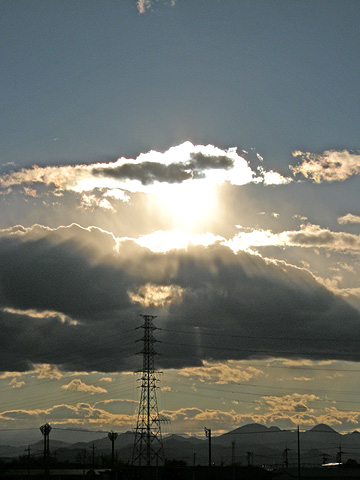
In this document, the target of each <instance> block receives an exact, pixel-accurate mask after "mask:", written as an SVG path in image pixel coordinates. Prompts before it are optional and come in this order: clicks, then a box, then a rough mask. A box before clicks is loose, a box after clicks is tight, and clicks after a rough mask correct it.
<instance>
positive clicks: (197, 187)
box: [156, 179, 216, 230]
mask: <svg viewBox="0 0 360 480" xmlns="http://www.w3.org/2000/svg"><path fill="white" fill-rule="evenodd" d="M156 197H157V201H158V202H159V203H160V205H161V208H162V209H163V210H165V212H166V213H167V214H168V215H169V216H170V217H171V219H172V221H173V223H174V224H175V226H176V227H179V228H183V229H185V228H186V229H190V230H191V229H193V228H194V227H195V226H196V225H197V224H199V223H201V224H202V223H203V222H206V221H207V220H209V219H211V217H212V215H213V214H214V209H215V206H216V189H215V186H214V184H212V183H211V182H206V181H204V180H193V179H191V180H187V181H185V182H182V183H181V184H171V185H170V184H162V185H159V186H158V188H157V191H156Z"/></svg>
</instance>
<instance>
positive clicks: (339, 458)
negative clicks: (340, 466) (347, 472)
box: [337, 445, 342, 463]
mask: <svg viewBox="0 0 360 480" xmlns="http://www.w3.org/2000/svg"><path fill="white" fill-rule="evenodd" d="M337 460H338V463H341V460H342V450H341V445H339V452H338V454H337Z"/></svg>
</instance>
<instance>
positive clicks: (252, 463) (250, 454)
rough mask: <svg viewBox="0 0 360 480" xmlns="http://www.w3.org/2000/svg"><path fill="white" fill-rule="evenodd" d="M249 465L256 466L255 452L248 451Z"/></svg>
mask: <svg viewBox="0 0 360 480" xmlns="http://www.w3.org/2000/svg"><path fill="white" fill-rule="evenodd" d="M246 458H247V462H248V467H253V466H254V452H246Z"/></svg>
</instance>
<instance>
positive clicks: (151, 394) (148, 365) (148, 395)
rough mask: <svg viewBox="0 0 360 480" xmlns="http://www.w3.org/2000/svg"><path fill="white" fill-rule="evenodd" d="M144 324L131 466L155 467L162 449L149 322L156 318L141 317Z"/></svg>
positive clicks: (161, 456)
mask: <svg viewBox="0 0 360 480" xmlns="http://www.w3.org/2000/svg"><path fill="white" fill-rule="evenodd" d="M141 317H142V318H143V319H144V324H143V325H142V326H141V328H143V329H144V337H143V338H142V339H141V340H142V341H143V342H144V347H143V350H142V351H141V352H140V353H142V354H143V369H142V371H141V373H142V376H141V396H140V404H139V414H138V419H137V424H136V430H135V440H134V448H133V455H132V464H133V465H139V466H140V465H142V464H143V465H146V466H150V465H158V463H159V462H161V463H164V461H165V456H164V446H163V442H162V437H161V427H160V422H162V421H163V419H161V418H160V416H159V411H158V405H157V398H156V388H157V387H156V382H157V379H156V375H155V373H156V372H155V368H154V357H155V355H156V352H155V349H154V343H155V342H157V341H158V340H156V339H155V337H154V335H153V332H154V330H156V327H155V326H154V325H153V320H154V318H156V316H153V315H141Z"/></svg>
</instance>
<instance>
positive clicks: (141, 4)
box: [136, 0, 152, 13]
mask: <svg viewBox="0 0 360 480" xmlns="http://www.w3.org/2000/svg"><path fill="white" fill-rule="evenodd" d="M151 5H152V2H151V0H138V1H137V2H136V6H137V9H138V11H139V13H145V12H146V10H148V9H149V8H150V7H151Z"/></svg>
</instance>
